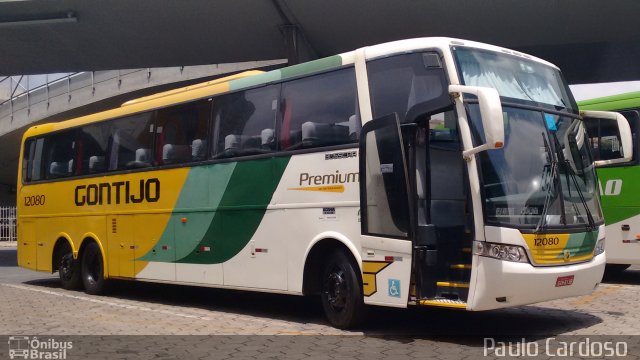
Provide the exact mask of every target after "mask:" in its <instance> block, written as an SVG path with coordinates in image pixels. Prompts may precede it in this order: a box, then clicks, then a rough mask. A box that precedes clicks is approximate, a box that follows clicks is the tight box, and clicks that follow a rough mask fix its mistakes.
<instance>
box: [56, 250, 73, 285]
mask: <svg viewBox="0 0 640 360" xmlns="http://www.w3.org/2000/svg"><path fill="white" fill-rule="evenodd" d="M59 271H60V275H61V276H62V278H63V279H65V280H69V279H71V277H72V276H73V255H71V254H64V255H63V256H62V258H61V259H60V269H59Z"/></svg>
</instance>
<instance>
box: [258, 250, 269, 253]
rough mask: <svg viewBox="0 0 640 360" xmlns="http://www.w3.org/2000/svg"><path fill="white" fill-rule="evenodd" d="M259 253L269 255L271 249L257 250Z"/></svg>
mask: <svg viewBox="0 0 640 360" xmlns="http://www.w3.org/2000/svg"><path fill="white" fill-rule="evenodd" d="M256 252H257V253H268V252H269V249H256Z"/></svg>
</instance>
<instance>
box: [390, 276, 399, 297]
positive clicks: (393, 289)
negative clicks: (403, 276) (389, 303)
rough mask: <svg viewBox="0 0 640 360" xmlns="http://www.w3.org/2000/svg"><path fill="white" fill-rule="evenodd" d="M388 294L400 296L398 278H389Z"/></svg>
mask: <svg viewBox="0 0 640 360" xmlns="http://www.w3.org/2000/svg"><path fill="white" fill-rule="evenodd" d="M389 296H391V297H397V298H399V297H400V280H396V279H389Z"/></svg>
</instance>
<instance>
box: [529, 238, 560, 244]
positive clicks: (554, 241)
mask: <svg viewBox="0 0 640 360" xmlns="http://www.w3.org/2000/svg"><path fill="white" fill-rule="evenodd" d="M533 241H534V243H535V245H536V246H547V245H560V238H557V237H550V238H537V239H533Z"/></svg>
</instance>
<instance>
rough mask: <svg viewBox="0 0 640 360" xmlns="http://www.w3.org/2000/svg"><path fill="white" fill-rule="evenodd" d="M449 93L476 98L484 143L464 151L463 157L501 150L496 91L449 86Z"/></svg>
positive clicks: (502, 129) (497, 95) (498, 102)
mask: <svg viewBox="0 0 640 360" xmlns="http://www.w3.org/2000/svg"><path fill="white" fill-rule="evenodd" d="M449 93H450V94H459V93H464V94H471V95H475V96H476V97H477V98H478V105H479V107H480V117H482V127H483V128H484V138H485V141H486V143H485V144H482V145H480V146H477V147H475V148H473V149H469V150H465V151H464V153H463V155H464V156H465V157H468V156H471V155H473V154H476V153H479V152H481V151H484V150H491V149H501V148H502V147H503V146H504V120H503V116H502V105H501V104H500V95H499V94H498V91H497V90H496V89H493V88H488V87H479V86H466V85H449Z"/></svg>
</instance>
